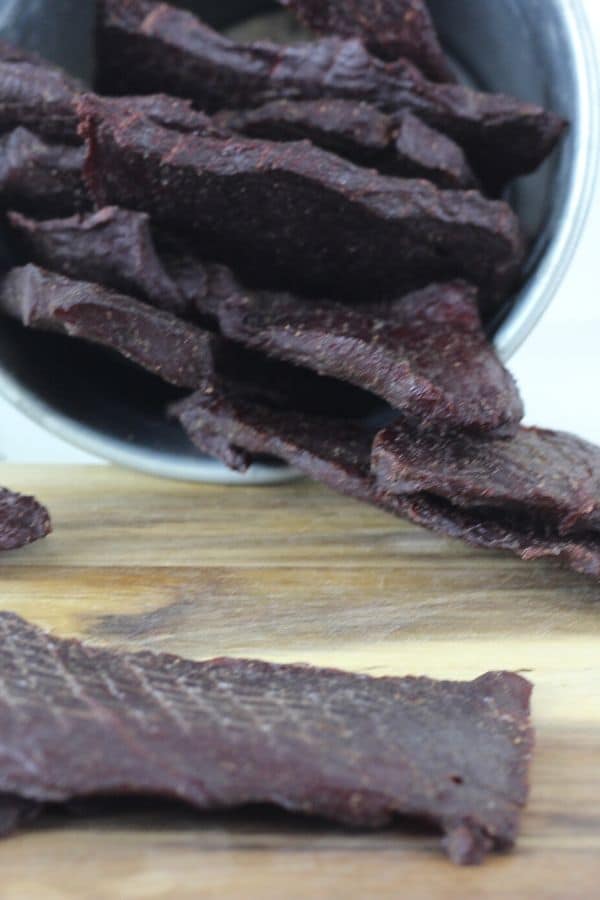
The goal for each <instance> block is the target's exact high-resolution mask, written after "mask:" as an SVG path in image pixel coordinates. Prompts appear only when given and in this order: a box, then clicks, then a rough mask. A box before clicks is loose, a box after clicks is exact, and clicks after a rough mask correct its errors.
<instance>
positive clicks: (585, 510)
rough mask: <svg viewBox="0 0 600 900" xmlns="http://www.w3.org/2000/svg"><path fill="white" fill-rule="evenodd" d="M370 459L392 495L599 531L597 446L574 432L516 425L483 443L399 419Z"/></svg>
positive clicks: (564, 531)
mask: <svg viewBox="0 0 600 900" xmlns="http://www.w3.org/2000/svg"><path fill="white" fill-rule="evenodd" d="M373 464H374V467H375V470H376V472H377V474H378V476H379V479H380V482H381V483H382V484H383V485H384V486H385V487H386V489H389V490H391V491H392V492H393V493H396V494H411V493H415V492H423V491H424V492H427V493H431V494H435V495H436V496H439V497H442V498H444V499H446V500H449V501H451V502H452V503H453V504H454V505H455V506H463V507H467V508H473V507H481V506H483V507H485V508H486V509H488V510H491V509H493V508H498V509H500V510H505V511H507V512H510V511H513V512H514V513H516V514H521V515H525V516H532V517H533V516H539V518H540V522H542V521H543V522H544V523H545V524H546V525H547V526H548V527H549V528H551V529H554V530H556V531H557V532H558V533H559V534H560V535H561V536H566V535H569V534H574V533H581V532H584V533H585V532H589V531H598V532H600V448H599V447H595V446H594V445H593V444H589V443H587V442H586V441H583V440H581V439H580V438H577V437H575V436H574V435H571V434H566V433H564V432H557V431H547V430H542V429H540V428H525V427H521V428H520V429H519V430H518V432H517V433H516V435H515V436H514V437H513V438H512V440H505V441H485V442H484V441H480V440H477V439H475V438H471V437H469V436H467V435H461V436H447V437H441V436H434V435H425V434H423V435H415V434H413V433H412V432H411V431H410V430H409V429H407V428H403V427H402V426H401V425H400V424H397V425H395V426H394V427H393V428H391V429H389V430H388V431H385V432H383V433H382V434H381V435H379V437H378V439H377V442H376V446H375V451H374V457H373Z"/></svg>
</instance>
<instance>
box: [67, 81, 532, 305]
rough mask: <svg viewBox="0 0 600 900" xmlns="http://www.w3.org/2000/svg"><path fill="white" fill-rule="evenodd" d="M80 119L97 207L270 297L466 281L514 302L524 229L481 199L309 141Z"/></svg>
mask: <svg viewBox="0 0 600 900" xmlns="http://www.w3.org/2000/svg"><path fill="white" fill-rule="evenodd" d="M79 110H80V113H81V117H82V131H83V133H84V134H85V136H86V137H87V139H88V149H89V153H88V159H87V163H86V176H87V181H88V185H89V187H90V189H91V190H92V193H93V195H94V197H95V199H96V201H97V202H98V203H99V204H110V203H114V204H118V205H120V206H125V207H129V208H131V209H137V210H141V211H144V212H148V213H150V215H151V216H152V217H153V219H154V220H155V221H156V222H157V223H160V224H162V225H164V226H166V227H168V226H172V227H174V228H179V229H183V228H186V227H187V228H189V229H193V230H194V232H195V233H196V234H197V235H198V236H200V237H201V238H203V239H204V241H205V242H207V243H208V242H212V244H213V245H214V252H215V253H218V254H219V255H220V256H221V257H222V261H223V262H227V263H230V264H233V265H236V266H239V269H240V271H242V272H243V271H244V270H246V271H251V272H252V273H254V275H255V276H256V277H257V278H261V279H264V280H268V281H269V284H270V285H272V286H281V285H282V284H285V283H286V282H288V283H289V281H290V280H293V282H294V284H298V285H299V286H303V287H304V288H306V289H307V290H309V291H310V290H312V291H313V292H315V293H321V294H330V295H334V294H338V295H339V294H340V293H341V294H343V295H345V296H348V295H350V294H353V295H354V296H356V295H358V296H361V295H362V296H364V293H365V292H366V291H368V292H369V296H372V294H373V293H377V292H378V291H383V292H394V291H397V290H398V288H399V287H400V286H403V287H406V288H407V289H410V287H413V286H417V285H419V284H424V283H427V282H430V281H431V280H432V279H435V278H438V279H441V278H446V277H455V276H461V275H465V277H467V276H468V277H469V278H470V279H471V280H473V281H474V282H476V283H477V284H480V285H482V286H484V287H485V288H486V291H488V292H489V293H490V294H493V295H501V296H502V295H504V294H505V293H506V291H507V290H508V289H509V288H510V286H511V285H513V284H514V282H515V279H516V278H517V277H518V274H519V269H520V264H521V261H522V258H523V241H522V235H521V231H520V227H519V223H518V220H517V218H516V216H515V215H514V213H513V212H512V210H511V209H510V207H509V206H508V205H507V204H505V203H502V202H493V201H490V200H486V199H484V198H483V197H481V196H480V195H479V194H477V193H476V192H474V191H465V192H463V191H442V190H439V189H438V188H436V187H435V186H434V185H432V184H429V183H427V182H425V181H405V180H402V179H399V178H391V177H387V176H383V175H379V174H378V173H376V172H372V171H370V170H367V169H363V168H360V167H358V166H355V165H353V164H352V163H350V162H347V161H346V160H342V159H340V158H339V157H337V156H334V155H333V154H331V153H328V152H326V151H325V150H321V149H320V148H318V147H313V146H312V145H311V144H310V143H308V142H299V143H291V144H277V143H271V142H267V141H257V140H251V139H249V138H241V137H240V138H232V139H230V140H221V139H217V138H213V137H210V136H202V135H199V134H193V135H185V134H180V133H177V132H175V131H172V130H169V129H166V128H162V127H160V126H158V125H156V124H154V123H153V122H151V121H150V120H149V119H148V118H146V117H145V116H142V115H140V114H139V113H135V112H132V113H131V114H130V115H128V116H126V117H124V116H123V112H122V108H121V107H116V106H115V105H114V104H113V103H112V101H111V100H109V99H104V98H99V97H95V96H91V95H86V96H84V97H83V98H82V99H81V101H80V102H79ZM315 223H318V227H315Z"/></svg>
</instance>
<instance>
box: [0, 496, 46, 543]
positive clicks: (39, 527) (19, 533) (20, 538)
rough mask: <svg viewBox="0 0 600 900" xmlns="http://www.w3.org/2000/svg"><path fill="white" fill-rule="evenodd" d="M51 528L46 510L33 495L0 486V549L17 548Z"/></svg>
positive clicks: (37, 538) (41, 535)
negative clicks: (14, 491) (28, 495)
mask: <svg viewBox="0 0 600 900" xmlns="http://www.w3.org/2000/svg"><path fill="white" fill-rule="evenodd" d="M51 530H52V526H51V523H50V516H49V515H48V510H47V509H45V508H44V507H43V506H42V505H41V503H38V501H37V500H36V499H35V498H34V497H27V496H24V495H23V494H15V493H13V492H12V491H9V490H7V489H6V488H0V550H17V549H18V548H19V547H24V546H25V545H26V544H32V543H33V542H34V541H38V540H40V538H43V537H46V535H47V534H50V532H51Z"/></svg>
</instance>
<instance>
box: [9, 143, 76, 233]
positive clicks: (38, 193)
mask: <svg viewBox="0 0 600 900" xmlns="http://www.w3.org/2000/svg"><path fill="white" fill-rule="evenodd" d="M84 160H85V149H84V148H83V147H73V146H66V145H64V144H49V143H46V142H45V141H43V140H42V139H41V138H39V137H37V135H35V134H32V132H31V131H29V130H28V129H26V128H16V129H15V130H14V131H12V132H11V133H10V134H7V135H4V136H3V137H1V138H0V202H1V203H2V205H3V206H4V208H5V209H6V208H9V209H10V208H11V207H12V208H13V209H19V210H22V211H24V212H28V213H32V214H35V215H42V216H44V215H48V216H63V215H70V214H71V213H73V212H75V211H79V210H85V209H88V208H89V206H90V200H89V197H88V193H87V189H86V187H85V184H84V181H83V164H84Z"/></svg>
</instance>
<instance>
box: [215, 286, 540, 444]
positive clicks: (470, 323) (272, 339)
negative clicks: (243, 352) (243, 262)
mask: <svg viewBox="0 0 600 900" xmlns="http://www.w3.org/2000/svg"><path fill="white" fill-rule="evenodd" d="M218 318H219V324H220V326H221V331H222V333H223V334H224V335H225V336H226V337H228V338H230V339H232V340H234V341H238V342H239V343H242V344H245V345H246V346H249V347H252V348H253V349H255V350H259V351H261V352H263V353H266V354H267V355H271V356H275V357H277V358H279V359H283V360H286V361H288V362H293V363H295V364H296V365H300V366H306V367H308V368H310V369H314V370H315V371H316V372H319V373H320V374H322V375H328V376H330V377H334V378H339V379H340V380H342V381H349V382H350V383H351V384H355V385H357V386H358V387H361V388H363V389H365V390H369V391H372V392H373V393H374V394H376V395H377V396H379V397H382V398H383V399H384V400H386V401H387V402H388V403H389V404H390V406H391V407H392V408H393V409H395V410H398V411H401V412H402V413H403V415H405V416H406V417H407V418H408V419H410V420H412V421H413V422H414V423H416V424H418V425H419V427H422V428H436V429H442V430H444V429H467V430H473V431H497V430H498V429H501V430H503V431H505V432H507V433H511V432H514V431H515V430H516V428H517V426H518V424H519V422H520V421H521V419H522V417H523V406H522V403H521V399H520V397H519V393H518V390H517V387H516V384H515V382H514V380H513V378H512V376H511V375H510V374H509V373H508V372H507V370H506V369H505V368H504V366H503V365H502V363H501V362H500V360H499V359H498V357H497V355H496V353H495V351H494V349H493V347H492V346H491V345H490V344H489V342H488V341H487V340H486V337H485V335H484V332H483V329H482V326H481V323H480V320H479V316H478V312H477V291H476V290H475V289H474V288H472V287H471V286H470V285H466V284H464V283H461V282H457V283H454V284H449V285H435V286H434V287H432V288H429V289H427V290H425V291H422V292H420V293H418V294H416V295H412V296H411V297H408V298H407V299H406V302H405V304H404V306H400V308H399V310H398V311H397V313H396V318H395V322H394V323H390V322H389V321H386V320H383V319H376V318H372V317H371V316H369V315H368V314H366V313H365V312H362V311H355V310H354V309H349V308H347V307H343V306H341V305H335V304H327V303H323V304H319V303H313V302H311V301H303V300H300V299H299V298H297V297H293V296H291V295H267V294H264V293H263V294H248V293H246V294H245V295H244V294H238V295H237V296H231V297H230V298H229V299H227V300H225V301H224V302H223V303H222V304H221V307H220V311H219V316H218Z"/></svg>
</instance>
